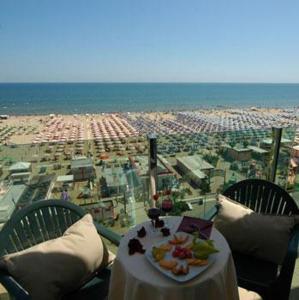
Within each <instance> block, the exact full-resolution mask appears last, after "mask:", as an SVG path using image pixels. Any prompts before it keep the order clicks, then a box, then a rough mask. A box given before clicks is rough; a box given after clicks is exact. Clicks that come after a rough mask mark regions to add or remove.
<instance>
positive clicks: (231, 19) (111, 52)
mask: <svg viewBox="0 0 299 300" xmlns="http://www.w3.org/2000/svg"><path fill="white" fill-rule="evenodd" d="M298 15H299V1H298V0H293V1H291V0H281V1H276V0H231V1H230V0H227V1H225V0H217V1H216V0H206V1H201V0H181V1H178V0H134V1H126V0H119V1H114V0H105V1H101V0H84V1H81V0H68V1H67V0H35V1H34V0H18V1H16V0H0V82H19V81H20V82H28V81H33V82H34V81H39V82H41V81H57V82H60V81H65V82H66V81H70V82H72V81H75V82H77V81H117V82H118V81H134V82H135V81H150V82H158V81H179V82H188V81H191V82H299V17H298Z"/></svg>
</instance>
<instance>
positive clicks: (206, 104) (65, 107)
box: [0, 83, 299, 115]
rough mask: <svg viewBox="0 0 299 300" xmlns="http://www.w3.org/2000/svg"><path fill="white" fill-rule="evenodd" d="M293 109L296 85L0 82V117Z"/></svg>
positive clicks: (298, 93)
mask: <svg viewBox="0 0 299 300" xmlns="http://www.w3.org/2000/svg"><path fill="white" fill-rule="evenodd" d="M252 106H254V107H275V108H289V109H292V108H295V107H299V84H262V83H259V84H255V83H250V84H247V83H0V114H8V115H39V114H43V115H46V114H51V113H56V114H84V113H105V112H142V111H144V112H145V111H147V112H148V111H172V110H173V111H174V110H192V109H202V108H228V107H233V108H242V107H252Z"/></svg>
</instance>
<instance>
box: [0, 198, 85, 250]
mask: <svg viewBox="0 0 299 300" xmlns="http://www.w3.org/2000/svg"><path fill="white" fill-rule="evenodd" d="M84 215H85V212H84V210H83V209H82V208H81V207H79V206H76V205H74V204H72V203H70V202H67V201H64V200H41V201H38V202H36V203H34V204H32V205H30V206H28V207H25V208H23V209H21V210H19V211H17V212H16V213H14V214H13V215H12V217H11V219H10V220H9V221H8V222H7V223H6V224H5V225H4V227H3V228H2V231H1V232H0V256H2V255H5V254H8V253H12V252H16V251H21V250H24V249H26V248H28V247H31V246H34V245H36V244H38V243H41V242H44V241H47V240H50V239H54V238H57V237H59V236H62V235H63V233H64V231H65V230H66V229H67V228H68V227H70V226H71V225H72V224H74V223H75V222H76V221H78V220H79V219H81V218H82V217H83V216H84Z"/></svg>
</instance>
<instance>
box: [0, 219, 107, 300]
mask: <svg viewBox="0 0 299 300" xmlns="http://www.w3.org/2000/svg"><path fill="white" fill-rule="evenodd" d="M108 259H109V254H108V251H107V249H106V247H105V245H104V244H103V242H102V240H101V238H100V236H99V235H98V233H97V230H96V228H95V226H94V224H93V220H92V217H91V215H90V214H88V215H85V216H84V217H83V218H82V219H80V220H79V221H77V222H76V223H75V224H73V225H72V226H71V227H69V228H68V229H67V230H66V231H65V233H64V234H63V236H62V237H59V238H57V239H53V240H49V241H46V242H43V243H41V244H38V245H35V246H33V247H31V248H28V249H26V250H24V251H20V252H16V253H13V254H9V255H6V256H4V257H3V258H2V264H5V266H6V268H7V270H8V272H9V273H10V274H11V275H12V276H13V277H14V278H16V279H17V281H18V282H19V283H20V284H21V285H22V286H23V287H24V288H25V289H26V290H27V291H28V292H29V293H30V295H31V297H32V299H33V300H39V299H43V300H54V299H55V300H56V299H60V298H61V296H62V295H63V294H66V293H69V292H70V291H73V290H75V289H77V288H79V287H80V286H81V285H83V284H84V283H85V282H86V281H87V280H88V279H90V278H91V277H92V276H93V275H94V273H95V272H96V271H97V270H99V269H101V268H103V267H105V266H106V264H107V263H108Z"/></svg>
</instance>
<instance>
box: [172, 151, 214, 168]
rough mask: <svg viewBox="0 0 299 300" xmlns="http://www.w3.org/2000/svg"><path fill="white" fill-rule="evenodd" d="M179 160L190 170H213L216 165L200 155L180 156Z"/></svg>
mask: <svg viewBox="0 0 299 300" xmlns="http://www.w3.org/2000/svg"><path fill="white" fill-rule="evenodd" d="M177 161H179V162H181V163H182V164H183V165H185V167H186V168H188V169H189V170H197V169H198V170H211V169H214V167H213V166H212V165H211V164H209V163H208V162H207V161H205V160H204V159H202V158H201V156H199V155H191V156H182V157H178V158H177Z"/></svg>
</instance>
